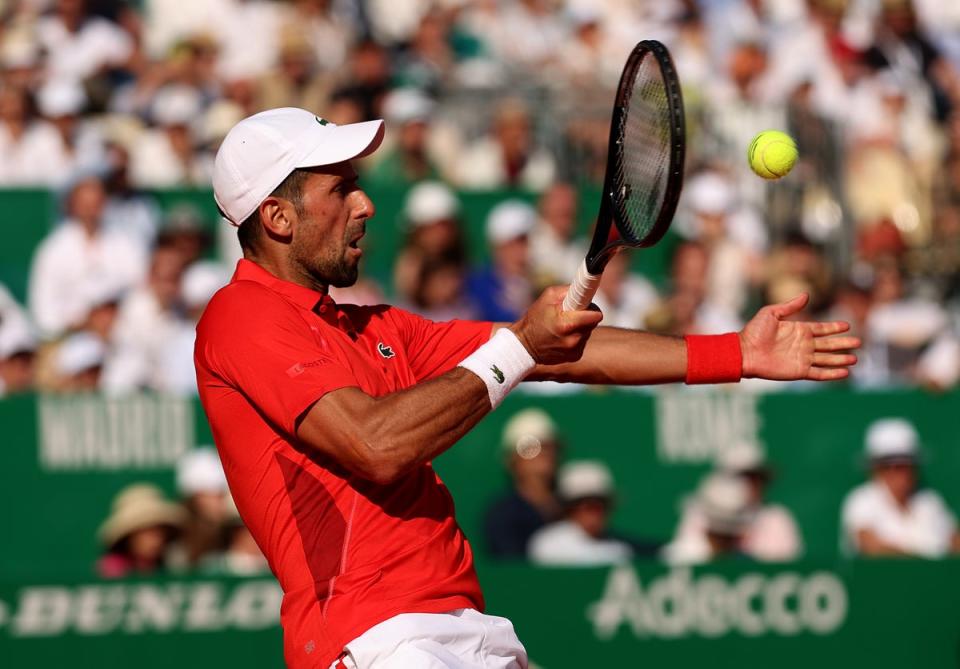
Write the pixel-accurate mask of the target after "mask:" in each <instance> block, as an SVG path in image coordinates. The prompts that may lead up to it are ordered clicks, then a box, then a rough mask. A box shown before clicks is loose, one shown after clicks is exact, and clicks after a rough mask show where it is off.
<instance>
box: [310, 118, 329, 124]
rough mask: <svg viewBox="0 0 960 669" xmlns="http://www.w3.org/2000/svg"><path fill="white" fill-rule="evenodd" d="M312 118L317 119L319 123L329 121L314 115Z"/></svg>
mask: <svg viewBox="0 0 960 669" xmlns="http://www.w3.org/2000/svg"><path fill="white" fill-rule="evenodd" d="M313 118H315V119H317V123H319V124H320V125H327V124H328V123H330V121H328V120H327V119H325V118H320V117H319V116H314V117H313Z"/></svg>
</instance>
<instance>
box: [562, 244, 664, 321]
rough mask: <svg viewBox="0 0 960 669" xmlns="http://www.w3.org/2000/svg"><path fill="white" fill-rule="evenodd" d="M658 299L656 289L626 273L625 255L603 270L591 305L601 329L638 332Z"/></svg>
mask: <svg viewBox="0 0 960 669" xmlns="http://www.w3.org/2000/svg"><path fill="white" fill-rule="evenodd" d="M582 261H583V260H582V258H581V260H580V262H582ZM659 299H660V296H659V295H657V289H656V288H654V286H653V284H652V283H650V281H649V280H648V279H646V278H645V277H643V276H640V275H639V274H633V273H631V272H630V256H629V254H627V253H617V254H616V255H614V256H613V257H612V258H611V259H610V261H609V262H608V263H607V266H606V267H605V268H604V270H603V276H602V278H601V279H600V289H599V290H598V291H597V294H596V295H595V296H594V298H593V302H594V303H595V304H596V305H597V306H598V307H599V308H600V311H602V312H603V322H604V324H605V325H612V326H613V327H618V328H629V329H631V330H642V329H643V327H644V324H645V323H646V319H647V314H649V313H650V312H651V311H652V310H653V309H654V308H655V307H656V306H657V303H658V302H659Z"/></svg>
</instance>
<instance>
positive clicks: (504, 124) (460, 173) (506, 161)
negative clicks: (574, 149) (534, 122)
mask: <svg viewBox="0 0 960 669" xmlns="http://www.w3.org/2000/svg"><path fill="white" fill-rule="evenodd" d="M455 171H456V173H455V174H454V175H453V177H454V178H453V181H454V182H456V183H457V184H458V185H460V186H462V187H464V188H478V189H480V188H486V189H490V188H507V187H509V188H526V189H529V190H543V189H544V188H546V187H547V186H549V185H550V184H551V183H552V182H553V180H554V177H555V175H556V164H555V163H554V159H553V156H551V155H550V153H549V152H548V151H546V150H545V149H543V148H540V147H538V146H536V144H535V143H534V138H533V130H532V128H531V119H530V113H529V111H528V110H527V105H526V104H525V103H524V102H523V101H521V100H518V99H513V98H511V99H507V100H504V101H503V102H500V103H499V104H498V105H497V108H496V110H495V111H494V115H493V128H492V129H491V134H490V135H489V136H485V137H483V138H481V139H480V140H478V141H477V142H476V143H474V144H473V145H471V146H468V147H467V148H466V150H465V151H464V153H463V155H462V156H461V158H460V161H459V164H458V165H457V166H456V167H455Z"/></svg>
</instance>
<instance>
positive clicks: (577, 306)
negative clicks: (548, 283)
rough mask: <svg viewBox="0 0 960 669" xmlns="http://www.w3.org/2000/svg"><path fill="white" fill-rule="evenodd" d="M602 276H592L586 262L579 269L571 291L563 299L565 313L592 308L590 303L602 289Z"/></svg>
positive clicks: (571, 285)
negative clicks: (598, 289) (598, 290)
mask: <svg viewBox="0 0 960 669" xmlns="http://www.w3.org/2000/svg"><path fill="white" fill-rule="evenodd" d="M600 276H601V275H600V274H591V273H590V272H589V270H587V261H586V260H584V261H583V262H581V263H580V267H578V268H577V275H576V276H575V277H573V283H571V284H570V290H568V291H567V296H566V297H564V298H563V310H564V311H579V310H581V309H586V308H587V307H589V306H590V301H591V300H593V296H594V295H596V294H597V288H599V287H600Z"/></svg>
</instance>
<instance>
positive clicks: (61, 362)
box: [56, 332, 107, 376]
mask: <svg viewBox="0 0 960 669" xmlns="http://www.w3.org/2000/svg"><path fill="white" fill-rule="evenodd" d="M106 354H107V350H106V347H104V345H103V342H102V341H101V340H100V338H99V337H97V336H96V335H94V334H91V333H89V332H78V333H76V334H72V335H70V336H69V337H67V338H66V339H64V340H63V343H62V344H60V348H58V349H57V354H56V368H57V371H58V372H59V373H60V374H61V375H62V376H74V375H76V374H79V373H81V372H85V371H87V370H88V369H93V368H94V367H100V366H101V365H103V362H104V360H105V359H106Z"/></svg>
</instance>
